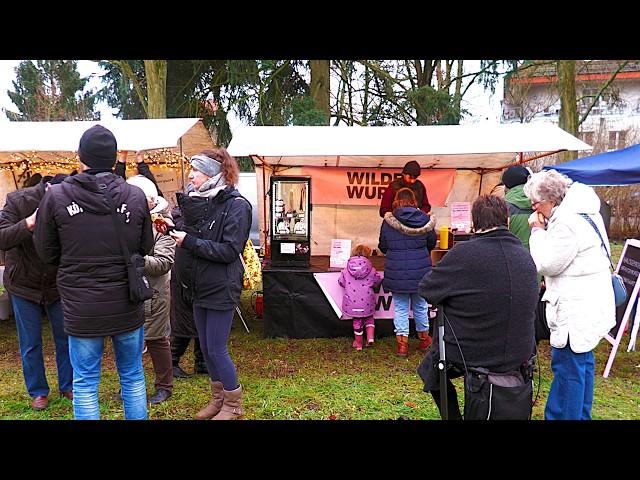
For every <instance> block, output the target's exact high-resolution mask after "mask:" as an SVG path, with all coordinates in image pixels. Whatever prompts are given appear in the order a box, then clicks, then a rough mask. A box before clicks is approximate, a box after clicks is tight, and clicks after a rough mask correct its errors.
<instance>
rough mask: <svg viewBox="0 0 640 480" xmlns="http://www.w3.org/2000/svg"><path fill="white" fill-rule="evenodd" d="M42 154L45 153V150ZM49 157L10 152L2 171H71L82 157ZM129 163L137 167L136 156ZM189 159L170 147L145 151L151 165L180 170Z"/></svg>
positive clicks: (147, 162) (53, 153)
mask: <svg viewBox="0 0 640 480" xmlns="http://www.w3.org/2000/svg"><path fill="white" fill-rule="evenodd" d="M41 154H43V155H44V152H42V153H41ZM46 155H47V156H48V157H52V158H42V157H41V156H40V155H39V154H38V152H35V151H32V152H20V153H11V154H9V158H10V160H9V161H7V162H3V163H0V172H4V171H15V172H20V173H23V172H24V171H26V170H30V171H38V172H40V173H43V174H45V175H55V174H56V173H60V172H71V171H72V170H79V169H80V158H79V157H78V154H77V153H76V154H74V155H73V156H71V157H69V156H64V155H60V154H58V153H55V152H46ZM131 160H132V161H129V162H128V163H127V168H132V169H135V168H136V162H135V158H134V159H131ZM181 160H182V161H185V160H186V161H187V162H188V158H187V157H186V156H184V155H181V154H180V153H177V152H174V151H172V150H170V149H168V148H161V149H158V150H155V151H153V152H152V153H145V155H144V161H145V163H146V164H147V165H149V166H156V167H160V168H161V169H170V170H180V161H181Z"/></svg>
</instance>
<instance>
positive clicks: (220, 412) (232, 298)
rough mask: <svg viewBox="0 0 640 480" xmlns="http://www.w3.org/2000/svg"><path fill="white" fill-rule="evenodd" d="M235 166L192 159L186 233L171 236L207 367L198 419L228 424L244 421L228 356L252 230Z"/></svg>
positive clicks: (211, 158) (184, 199) (213, 156)
mask: <svg viewBox="0 0 640 480" xmlns="http://www.w3.org/2000/svg"><path fill="white" fill-rule="evenodd" d="M239 177H240V173H239V169H238V164H237V162H236V160H235V159H234V158H233V157H232V156H230V155H229V153H228V152H227V151H226V150H225V149H224V148H219V149H217V150H205V151H204V152H202V153H201V154H199V155H194V156H193V157H191V172H190V173H189V182H190V183H191V185H192V186H193V190H192V191H191V192H189V193H188V194H183V193H177V194H176V199H177V201H178V205H179V206H180V209H181V211H182V215H183V217H184V227H185V229H184V231H180V230H174V231H173V232H171V236H172V237H173V238H174V239H175V240H176V244H177V245H178V247H179V248H178V249H177V250H176V265H178V268H179V269H182V268H185V271H183V272H181V277H183V278H186V277H188V276H189V277H190V279H191V280H190V282H189V285H191V286H193V288H192V291H191V292H189V297H190V298H191V299H192V302H193V318H194V320H195V323H196V328H197V330H198V336H199V337H200V346H201V347H202V352H203V354H204V357H205V361H206V362H207V369H208V371H209V377H210V380H211V392H212V398H211V401H210V402H209V404H208V405H207V406H206V407H204V408H203V409H202V410H200V411H199V412H198V414H197V415H196V418H198V419H208V418H213V419H214V420H231V419H235V418H238V417H240V416H242V414H243V409H242V402H241V400H242V387H241V386H240V385H239V384H238V378H237V374H236V368H235V365H234V364H233V361H232V360H231V356H230V355H229V352H228V350H227V342H228V340H229V333H230V331H231V322H232V320H233V314H234V312H235V308H236V306H237V305H238V303H239V302H240V293H241V291H242V276H243V266H242V261H241V257H240V255H241V253H242V251H243V250H244V247H245V244H246V243H247V240H248V238H249V231H250V229H251V204H250V203H249V202H248V201H247V200H246V199H244V198H243V197H242V196H241V195H240V193H239V192H238V190H237V189H236V188H235V185H236V184H237V183H238V179H239Z"/></svg>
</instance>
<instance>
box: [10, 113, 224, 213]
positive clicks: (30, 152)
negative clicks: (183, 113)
mask: <svg viewBox="0 0 640 480" xmlns="http://www.w3.org/2000/svg"><path fill="white" fill-rule="evenodd" d="M97 124H100V125H103V126H104V127H106V128H108V129H109V130H111V131H112V132H113V134H114V135H115V137H116V140H117V142H118V149H119V150H127V151H130V152H131V151H137V150H147V151H149V150H151V151H154V150H155V152H150V154H151V155H152V162H151V164H150V166H151V169H152V171H153V173H154V175H155V176H156V180H157V181H158V184H159V185H160V186H161V189H162V191H163V193H164V194H165V195H168V196H169V201H170V202H172V193H173V192H175V191H176V190H178V189H181V188H182V185H183V182H184V171H183V163H182V158H183V157H189V156H191V155H194V154H196V153H198V152H200V151H202V150H203V149H208V148H213V146H214V145H213V141H212V139H211V135H210V134H209V132H208V131H207V129H206V127H205V126H204V125H203V124H202V121H201V119H199V118H166V119H152V120H118V119H110V120H100V121H78V122H67V121H61V122H7V123H0V199H4V197H5V195H6V194H7V193H8V192H11V191H14V190H16V189H17V188H18V187H19V184H20V183H21V182H22V175H23V173H24V172H25V171H26V170H25V169H28V170H29V171H30V172H38V173H42V174H43V175H45V174H47V175H51V174H54V173H57V172H65V171H66V172H69V171H71V170H72V169H74V168H77V166H78V165H77V153H76V152H77V149H78V144H79V142H80V137H81V136H82V134H83V133H84V132H85V131H86V130H87V129H88V128H90V127H92V126H93V125H97ZM154 157H156V158H157V162H158V163H157V164H156V165H154V163H153V158H154ZM129 161H130V162H132V161H133V155H130V156H129ZM163 162H165V163H163ZM167 162H169V163H168V164H167ZM176 164H179V167H178V168H176ZM167 167H168V168H167Z"/></svg>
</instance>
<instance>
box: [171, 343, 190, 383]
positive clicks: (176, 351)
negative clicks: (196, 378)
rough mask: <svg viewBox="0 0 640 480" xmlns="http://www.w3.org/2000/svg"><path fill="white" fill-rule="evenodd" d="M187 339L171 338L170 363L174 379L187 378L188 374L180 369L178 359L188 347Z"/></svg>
mask: <svg viewBox="0 0 640 480" xmlns="http://www.w3.org/2000/svg"><path fill="white" fill-rule="evenodd" d="M190 341H191V339H190V338H189V337H171V361H172V363H173V376H174V377H176V378H188V377H189V374H188V373H187V372H185V371H184V370H182V368H180V357H182V355H184V352H185V351H186V350H187V347H188V346H189V342H190Z"/></svg>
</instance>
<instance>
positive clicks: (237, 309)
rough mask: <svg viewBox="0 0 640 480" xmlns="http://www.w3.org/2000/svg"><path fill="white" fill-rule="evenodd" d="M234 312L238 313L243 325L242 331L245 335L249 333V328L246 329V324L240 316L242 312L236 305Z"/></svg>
mask: <svg viewBox="0 0 640 480" xmlns="http://www.w3.org/2000/svg"><path fill="white" fill-rule="evenodd" d="M236 312H238V316H239V317H240V321H242V325H244V329H245V330H246V331H247V333H249V327H247V324H246V322H245V321H244V317H243V316H242V311H241V310H240V307H238V306H237V305H236Z"/></svg>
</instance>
